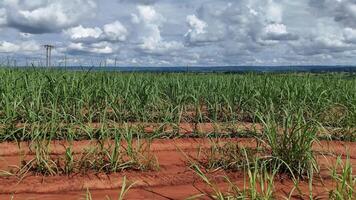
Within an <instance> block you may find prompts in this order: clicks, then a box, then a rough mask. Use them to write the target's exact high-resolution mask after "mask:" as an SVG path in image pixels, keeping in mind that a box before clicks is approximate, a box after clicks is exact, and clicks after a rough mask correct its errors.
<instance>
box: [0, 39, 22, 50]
mask: <svg viewBox="0 0 356 200" xmlns="http://www.w3.org/2000/svg"><path fill="white" fill-rule="evenodd" d="M19 50H20V46H19V45H16V44H13V43H11V42H6V41H0V53H14V52H18V51H19Z"/></svg>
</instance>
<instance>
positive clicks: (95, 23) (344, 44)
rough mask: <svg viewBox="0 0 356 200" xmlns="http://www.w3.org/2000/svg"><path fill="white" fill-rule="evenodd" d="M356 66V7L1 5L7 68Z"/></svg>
mask: <svg viewBox="0 0 356 200" xmlns="http://www.w3.org/2000/svg"><path fill="white" fill-rule="evenodd" d="M44 44H53V45H55V47H56V48H55V50H54V52H53V57H54V59H53V60H54V61H53V62H54V64H55V65H63V62H64V58H65V57H66V60H67V64H68V65H99V64H100V63H102V64H103V63H106V64H107V65H114V63H115V61H116V64H117V66H177V65H179V66H186V65H189V66H216V65H310V64H313V65H314V64H317V65H326V64H327V65H354V64H355V60H356V59H355V57H356V1H355V0H297V1H291V0H56V1H54V0H0V64H1V63H3V64H4V63H6V62H7V61H8V60H9V61H10V62H11V63H13V61H14V60H16V62H17V64H18V65H21V64H24V63H26V62H27V63H32V62H33V63H34V64H35V65H38V64H41V63H44V55H45V51H44V49H43V47H42V45H44Z"/></svg>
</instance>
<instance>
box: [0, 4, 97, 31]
mask: <svg viewBox="0 0 356 200" xmlns="http://www.w3.org/2000/svg"><path fill="white" fill-rule="evenodd" d="M0 6H2V7H4V8H5V9H6V14H7V19H6V24H7V26H9V27H13V28H16V29H18V30H20V31H21V32H24V33H49V32H60V31H61V30H62V29H63V28H67V27H70V26H73V25H76V24H78V23H79V22H80V20H82V19H84V18H87V17H91V16H93V15H94V14H95V12H92V10H93V9H95V8H96V4H95V2H94V1H93V0H56V1H47V0H37V1H18V0H11V1H10V0H6V1H3V2H1V3H0Z"/></svg>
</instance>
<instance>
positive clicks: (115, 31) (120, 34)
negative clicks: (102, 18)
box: [103, 21, 128, 42]
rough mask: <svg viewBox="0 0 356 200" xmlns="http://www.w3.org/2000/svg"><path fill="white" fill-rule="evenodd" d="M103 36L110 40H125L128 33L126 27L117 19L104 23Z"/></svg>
mask: <svg viewBox="0 0 356 200" xmlns="http://www.w3.org/2000/svg"><path fill="white" fill-rule="evenodd" d="M103 29H104V34H105V36H104V37H105V38H106V39H108V40H110V41H121V42H123V41H125V40H126V37H127V35H128V31H127V29H126V28H125V27H124V26H123V25H122V24H121V22H119V21H115V22H113V23H110V24H106V25H104V28H103Z"/></svg>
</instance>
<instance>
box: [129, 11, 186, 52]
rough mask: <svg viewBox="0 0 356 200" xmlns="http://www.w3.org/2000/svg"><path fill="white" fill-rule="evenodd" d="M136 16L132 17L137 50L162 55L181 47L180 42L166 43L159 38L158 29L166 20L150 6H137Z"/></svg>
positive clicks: (159, 31) (159, 32)
mask: <svg viewBox="0 0 356 200" xmlns="http://www.w3.org/2000/svg"><path fill="white" fill-rule="evenodd" d="M137 11H138V13H137V14H133V15H132V20H131V21H132V22H133V23H134V24H135V32H136V33H137V40H138V49H140V50H141V51H143V52H145V53H153V54H162V53H168V52H169V51H172V50H178V49H181V48H182V47H183V44H182V43H181V42H177V41H166V40H164V39H163V38H162V37H161V30H160V27H161V26H162V24H163V23H164V22H165V21H166V19H165V18H164V17H163V16H162V15H161V14H160V13H157V12H156V10H155V9H154V8H153V7H152V6H143V5H140V6H137Z"/></svg>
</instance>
